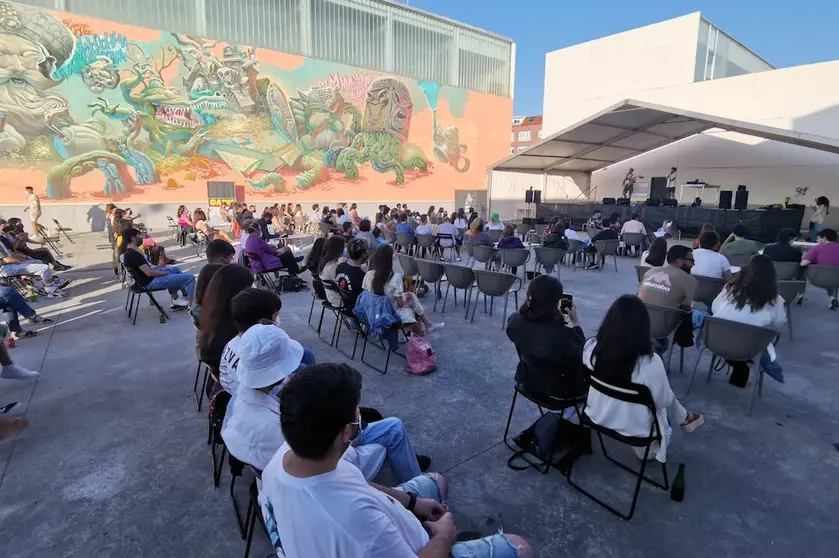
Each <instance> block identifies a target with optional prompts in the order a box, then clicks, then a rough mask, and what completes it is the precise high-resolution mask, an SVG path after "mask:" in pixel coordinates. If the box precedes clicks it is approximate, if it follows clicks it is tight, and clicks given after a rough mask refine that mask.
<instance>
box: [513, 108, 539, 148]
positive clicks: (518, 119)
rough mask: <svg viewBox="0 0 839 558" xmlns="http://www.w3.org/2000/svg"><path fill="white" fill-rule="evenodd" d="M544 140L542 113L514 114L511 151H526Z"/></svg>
mask: <svg viewBox="0 0 839 558" xmlns="http://www.w3.org/2000/svg"><path fill="white" fill-rule="evenodd" d="M540 141H542V115H541V114H540V115H539V116H514V117H513V128H512V132H511V133H510V153H518V152H519V151H524V150H525V149H527V148H528V147H530V146H531V145H536V144H537V143H539V142H540Z"/></svg>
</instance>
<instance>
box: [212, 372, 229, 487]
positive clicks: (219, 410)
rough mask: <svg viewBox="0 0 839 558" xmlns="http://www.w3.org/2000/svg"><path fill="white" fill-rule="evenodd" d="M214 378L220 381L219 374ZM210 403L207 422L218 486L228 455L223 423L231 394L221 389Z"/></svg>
mask: <svg viewBox="0 0 839 558" xmlns="http://www.w3.org/2000/svg"><path fill="white" fill-rule="evenodd" d="M214 379H215V380H216V381H218V380H217V376H216V377H215V378H214ZM209 403H210V407H211V408H210V412H209V413H208V415H207V422H208V423H209V427H208V428H209V431H208V433H207V443H208V444H209V445H210V454H211V455H212V458H213V486H214V487H215V488H218V485H219V481H220V480H221V473H222V471H223V470H224V457H225V456H226V455H227V446H226V445H225V444H224V440H223V439H222V437H221V425H222V423H224V415H225V414H227V405H228V404H229V403H230V394H229V393H227V392H226V391H221V392H219V393H218V394H216V396H215V397H214V398H213V401H210V402H209ZM219 446H221V455H219V456H217V455H216V451H217V449H218V447H219Z"/></svg>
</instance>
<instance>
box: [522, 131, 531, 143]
mask: <svg viewBox="0 0 839 558" xmlns="http://www.w3.org/2000/svg"><path fill="white" fill-rule="evenodd" d="M530 134H531V132H530V130H528V131H527V132H519V141H530Z"/></svg>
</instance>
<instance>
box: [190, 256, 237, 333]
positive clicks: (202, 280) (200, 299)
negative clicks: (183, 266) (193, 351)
mask: <svg viewBox="0 0 839 558" xmlns="http://www.w3.org/2000/svg"><path fill="white" fill-rule="evenodd" d="M219 242H221V243H222V244H227V243H226V242H225V241H223V240H219ZM227 246H230V245H229V244H227ZM225 265H226V264H220V263H208V264H206V265H205V266H204V267H202V268H201V271H199V272H198V279H196V280H195V296H194V297H192V306H190V308H189V316H190V318H192V324H193V325H194V326H195V327H196V328H197V327H200V325H201V322H200V318H201V305H202V304H204V293H206V292H207V286H209V284H210V281H211V280H212V278H213V277H214V276H215V274H216V273H218V271H219V270H220V269H221V268H222V267H224V266H225Z"/></svg>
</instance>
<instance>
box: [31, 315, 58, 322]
mask: <svg viewBox="0 0 839 558" xmlns="http://www.w3.org/2000/svg"><path fill="white" fill-rule="evenodd" d="M52 322H53V320H52V318H45V317H43V316H39V315H37V314H35V315H34V316H32V317H31V318H29V323H30V324H51V323H52Z"/></svg>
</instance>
